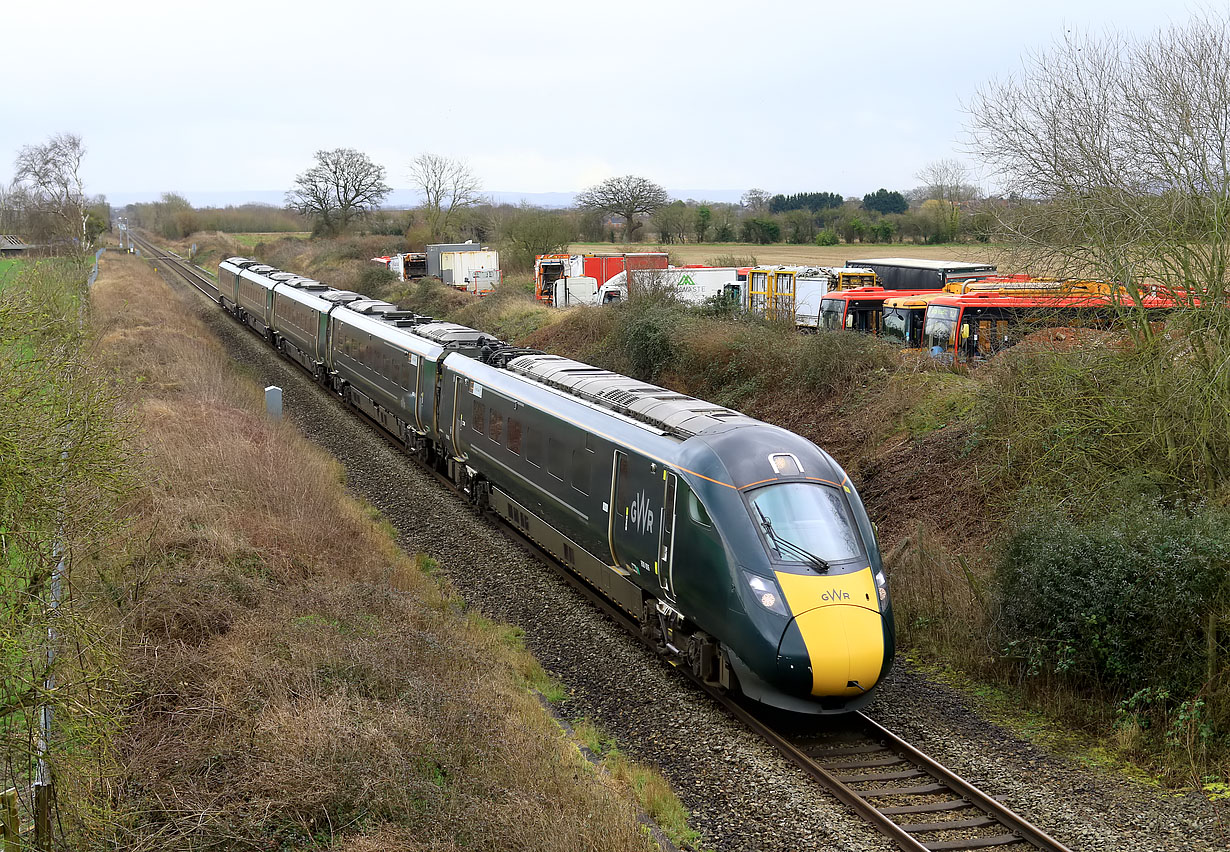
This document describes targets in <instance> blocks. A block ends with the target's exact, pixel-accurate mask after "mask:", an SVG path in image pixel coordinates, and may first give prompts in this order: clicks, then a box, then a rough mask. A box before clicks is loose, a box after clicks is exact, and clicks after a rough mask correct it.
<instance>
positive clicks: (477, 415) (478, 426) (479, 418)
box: [470, 399, 487, 435]
mask: <svg viewBox="0 0 1230 852" xmlns="http://www.w3.org/2000/svg"><path fill="white" fill-rule="evenodd" d="M470 425H471V426H473V427H474V431H475V432H478V433H479V434H480V435H481V434H482V433H483V432H485V431H486V430H487V406H485V405H483V404H482V403H481V402H479V401H478V400H477V399H476V400H474V422H473V423H471V424H470Z"/></svg>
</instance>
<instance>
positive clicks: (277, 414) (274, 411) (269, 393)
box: [265, 385, 282, 420]
mask: <svg viewBox="0 0 1230 852" xmlns="http://www.w3.org/2000/svg"><path fill="white" fill-rule="evenodd" d="M265 413H266V414H268V415H269V416H270V417H272V418H273V419H274V420H281V419H282V389H281V388H280V387H278V386H277V385H270V386H269V387H267V388H265Z"/></svg>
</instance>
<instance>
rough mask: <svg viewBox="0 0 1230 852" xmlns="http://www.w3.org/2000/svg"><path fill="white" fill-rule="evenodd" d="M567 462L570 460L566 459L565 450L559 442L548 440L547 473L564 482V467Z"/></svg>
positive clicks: (552, 439)
mask: <svg viewBox="0 0 1230 852" xmlns="http://www.w3.org/2000/svg"><path fill="white" fill-rule="evenodd" d="M567 462H568V460H567V459H566V458H564V448H563V447H561V446H560V443H559V441H557V440H555V439H554V438H547V473H549V474H551V475H552V476H554V477H555V478H556V479H558V480H559V481H560V482H563V481H564V465H565V464H567Z"/></svg>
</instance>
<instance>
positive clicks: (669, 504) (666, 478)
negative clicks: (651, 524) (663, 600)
mask: <svg viewBox="0 0 1230 852" xmlns="http://www.w3.org/2000/svg"><path fill="white" fill-rule="evenodd" d="M662 479H663V485H662V532H661V533H660V534H659V537H658V565H659V568H658V585H659V586H660V587H661V588H662V591H663V592H664V593H665V594H666V597H667V598H670V599H674V597H675V494H676V492H677V491H678V489H679V477H678V476H676V475H675V474H673V473H671V472H669V471H666V472H664V473H663V474H662Z"/></svg>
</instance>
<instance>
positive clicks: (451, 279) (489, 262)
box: [440, 249, 500, 296]
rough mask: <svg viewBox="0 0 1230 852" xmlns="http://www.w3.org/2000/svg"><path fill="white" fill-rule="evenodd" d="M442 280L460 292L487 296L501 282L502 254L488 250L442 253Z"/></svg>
mask: <svg viewBox="0 0 1230 852" xmlns="http://www.w3.org/2000/svg"><path fill="white" fill-rule="evenodd" d="M440 278H441V279H442V280H443V281H444V283H445V284H448V285H450V286H452V287H456V288H457V289H458V290H467V291H469V292H471V293H474V294H476V295H479V296H485V295H487V294H488V293H490V292H491V291H492V290H493V289H494V288H495V285H496V284H498V283H499V281H500V253H499V252H498V251H490V250H487V249H481V250H471V251H444V252H440Z"/></svg>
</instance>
